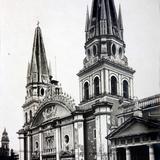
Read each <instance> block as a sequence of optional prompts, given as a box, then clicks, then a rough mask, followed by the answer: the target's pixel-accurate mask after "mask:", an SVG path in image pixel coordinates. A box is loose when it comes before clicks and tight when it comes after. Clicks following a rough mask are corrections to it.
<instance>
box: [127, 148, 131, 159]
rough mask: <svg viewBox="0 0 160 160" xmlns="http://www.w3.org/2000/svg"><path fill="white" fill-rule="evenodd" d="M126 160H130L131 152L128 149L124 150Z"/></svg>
mask: <svg viewBox="0 0 160 160" xmlns="http://www.w3.org/2000/svg"><path fill="white" fill-rule="evenodd" d="M126 160H131V152H130V149H129V148H128V147H127V148H126Z"/></svg>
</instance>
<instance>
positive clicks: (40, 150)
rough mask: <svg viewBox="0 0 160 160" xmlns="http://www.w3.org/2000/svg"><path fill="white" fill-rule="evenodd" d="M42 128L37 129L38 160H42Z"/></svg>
mask: <svg viewBox="0 0 160 160" xmlns="http://www.w3.org/2000/svg"><path fill="white" fill-rule="evenodd" d="M42 145H43V144H42V128H40V129H39V153H40V155H39V156H40V160H42Z"/></svg>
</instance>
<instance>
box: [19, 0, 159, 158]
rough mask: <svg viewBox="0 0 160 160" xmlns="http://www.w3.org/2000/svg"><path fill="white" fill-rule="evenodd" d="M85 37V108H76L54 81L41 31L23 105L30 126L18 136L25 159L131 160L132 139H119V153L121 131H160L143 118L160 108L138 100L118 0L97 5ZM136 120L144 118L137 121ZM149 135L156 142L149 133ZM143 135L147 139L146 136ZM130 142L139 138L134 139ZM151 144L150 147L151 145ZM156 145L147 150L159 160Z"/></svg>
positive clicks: (81, 79) (82, 101)
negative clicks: (129, 125) (117, 9)
mask: <svg viewBox="0 0 160 160" xmlns="http://www.w3.org/2000/svg"><path fill="white" fill-rule="evenodd" d="M85 33H86V42H85V58H84V60H83V68H82V69H81V70H80V71H79V72H78V74H77V75H78V77H79V91H80V92H79V93H80V95H79V96H80V103H79V105H78V106H76V105H75V103H74V100H73V99H72V98H71V97H70V96H68V95H67V94H66V93H63V90H62V87H61V86H60V85H59V82H58V81H57V80H54V79H53V77H52V74H51V69H50V67H49V66H48V63H47V57H46V52H45V47H44V43H43V37H42V32H41V29H40V27H39V26H37V27H36V29H35V36H34V42H33V52H32V58H31V63H29V64H28V72H27V85H26V99H25V103H24V105H23V106H22V108H23V111H24V119H25V122H24V126H23V128H22V129H21V130H19V132H18V134H19V141H20V160H91V159H92V160H111V159H112V160H117V159H118V160H121V159H119V158H118V157H120V158H122V157H126V159H127V160H130V157H131V154H130V149H129V148H128V147H129V146H128V145H125V147H124V143H125V144H126V143H127V139H125V140H124V139H121V138H122V137H120V140H118V144H120V143H119V142H121V144H122V146H120V147H119V148H118V151H117V150H116V149H117V147H118V144H117V140H116V138H115V137H114V135H116V134H118V135H119V136H120V133H119V130H121V129H122V130H123V129H124V128H123V126H125V125H126V128H127V127H128V124H130V123H131V124H133V123H135V125H134V126H132V127H133V129H134V130H142V131H143V129H144V130H145V129H146V128H147V127H150V129H151V130H152V129H153V130H154V129H155V128H156V127H159V125H158V124H157V123H156V124H155V122H148V123H147V122H146V120H145V119H143V118H142V115H144V118H146V117H148V116H151V115H152V114H153V115H152V116H156V115H155V114H156V112H157V111H159V105H158V106H157V107H156V106H155V105H152V104H148V103H151V102H152V98H151V100H150V101H148V100H147V101H145V100H141V101H138V102H137V101H136V100H134V89H133V88H134V86H133V75H134V73H135V71H134V70H133V69H132V68H131V67H129V65H128V59H127V57H126V55H125V47H126V45H125V42H124V40H123V21H122V14H121V8H119V13H118V16H117V11H116V8H115V4H114V0H99V1H97V0H93V2H92V8H91V13H90V14H89V11H88V10H87V14H86V28H85ZM158 102H159V101H158ZM146 104H148V105H146ZM141 105H142V106H141ZM140 106H141V107H140ZM143 106H144V108H143ZM141 109H143V113H142V112H141ZM150 110H152V112H150ZM137 115H138V116H141V118H135V117H134V116H137ZM139 122H140V123H139ZM143 123H144V125H142V124H143ZM152 125H153V127H152ZM155 126H156V127H155ZM134 127H135V128H134ZM154 131H155V130H154ZM130 132H131V129H130V128H128V129H127V130H126V131H125V135H123V136H126V137H127V136H128V135H129V134H130ZM135 134H136V133H135ZM146 134H149V139H150V140H151V137H152V136H151V135H150V132H147V133H146ZM107 135H108V137H107V140H106V136H107ZM140 135H141V137H140V139H143V132H141V133H140ZM116 136H117V135H116ZM150 136H151V137H150ZM127 138H128V137H127ZM157 138H158V136H157ZM156 140H157V139H156ZM128 141H134V142H135V141H136V139H134V137H131V139H130V140H129V139H128ZM139 142H142V141H139ZM139 142H138V139H137V143H139ZM157 142H158V141H157ZM146 144H147V145H150V144H151V143H148V141H147V143H146ZM156 145H157V144H156ZM152 146H153V145H152ZM152 146H149V148H148V150H147V149H146V147H144V149H142V151H143V152H144V153H147V152H148V153H150V154H148V155H149V156H150V160H154V159H153V154H154V153H153V152H154V151H153V147H152ZM155 150H157V147H156V148H155ZM136 151H137V148H134V149H132V154H133V153H135V152H136ZM155 153H156V154H158V152H157V151H156V152H155ZM136 158H137V157H136ZM141 158H142V159H143V158H144V157H141ZM124 160H125V159H124Z"/></svg>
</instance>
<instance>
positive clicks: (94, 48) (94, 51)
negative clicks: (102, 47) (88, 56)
mask: <svg viewBox="0 0 160 160" xmlns="http://www.w3.org/2000/svg"><path fill="white" fill-rule="evenodd" d="M96 54H97V47H96V46H95V45H94V46H93V55H94V56H96Z"/></svg>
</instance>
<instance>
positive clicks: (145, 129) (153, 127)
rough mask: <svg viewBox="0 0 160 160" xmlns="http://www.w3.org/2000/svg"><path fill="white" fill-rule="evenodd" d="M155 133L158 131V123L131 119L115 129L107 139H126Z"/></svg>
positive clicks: (159, 128)
mask: <svg viewBox="0 0 160 160" xmlns="http://www.w3.org/2000/svg"><path fill="white" fill-rule="evenodd" d="M157 131H160V125H159V124H158V123H154V122H151V121H149V120H148V121H146V120H144V119H143V118H136V117H133V118H131V119H129V120H127V121H126V122H124V124H122V125H121V126H119V127H118V128H117V129H115V130H114V131H113V132H112V133H111V134H110V135H108V138H109V139H112V138H120V137H128V136H134V135H141V134H148V133H152V132H157Z"/></svg>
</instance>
